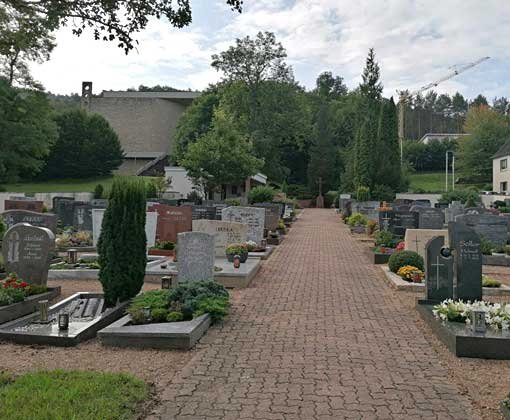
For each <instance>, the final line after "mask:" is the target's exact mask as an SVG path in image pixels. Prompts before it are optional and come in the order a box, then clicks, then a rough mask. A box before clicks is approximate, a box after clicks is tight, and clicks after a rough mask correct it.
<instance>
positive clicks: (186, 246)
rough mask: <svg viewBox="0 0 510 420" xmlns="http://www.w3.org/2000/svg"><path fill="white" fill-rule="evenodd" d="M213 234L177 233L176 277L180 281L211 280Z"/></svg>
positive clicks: (212, 272)
mask: <svg viewBox="0 0 510 420" xmlns="http://www.w3.org/2000/svg"><path fill="white" fill-rule="evenodd" d="M214 252H215V251H214V235H209V234H208V233H205V232H184V233H179V235H177V273H178V274H177V277H178V279H179V281H180V282H186V281H201V280H212V279H213V276H214Z"/></svg>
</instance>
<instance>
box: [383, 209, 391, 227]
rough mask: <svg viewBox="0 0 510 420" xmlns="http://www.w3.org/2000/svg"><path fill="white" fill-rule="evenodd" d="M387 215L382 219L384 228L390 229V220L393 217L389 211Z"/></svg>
mask: <svg viewBox="0 0 510 420" xmlns="http://www.w3.org/2000/svg"><path fill="white" fill-rule="evenodd" d="M384 215H385V216H386V217H383V218H382V219H381V220H382V221H383V229H384V230H388V229H389V227H390V220H391V218H390V217H388V213H384Z"/></svg>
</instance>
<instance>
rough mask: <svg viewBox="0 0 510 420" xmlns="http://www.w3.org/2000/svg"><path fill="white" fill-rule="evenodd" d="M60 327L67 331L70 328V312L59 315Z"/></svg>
mask: <svg viewBox="0 0 510 420" xmlns="http://www.w3.org/2000/svg"><path fill="white" fill-rule="evenodd" d="M58 329H59V330H61V331H67V330H68V329H69V314H66V313H64V314H59V315H58Z"/></svg>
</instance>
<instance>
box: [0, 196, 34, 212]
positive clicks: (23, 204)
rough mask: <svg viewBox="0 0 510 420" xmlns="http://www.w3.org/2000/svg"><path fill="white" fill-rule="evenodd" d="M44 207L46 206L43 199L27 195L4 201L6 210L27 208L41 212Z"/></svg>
mask: <svg viewBox="0 0 510 420" xmlns="http://www.w3.org/2000/svg"><path fill="white" fill-rule="evenodd" d="M43 208H44V202H43V201H39V200H34V199H31V198H26V197H22V198H18V199H11V200H5V202H4V209H5V210H27V211H33V212H36V213H41V212H42V211H43Z"/></svg>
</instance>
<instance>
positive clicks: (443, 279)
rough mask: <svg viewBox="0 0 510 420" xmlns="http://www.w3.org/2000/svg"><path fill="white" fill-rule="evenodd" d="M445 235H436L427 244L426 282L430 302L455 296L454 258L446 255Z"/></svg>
mask: <svg viewBox="0 0 510 420" xmlns="http://www.w3.org/2000/svg"><path fill="white" fill-rule="evenodd" d="M443 247H444V237H443V236H436V237H434V238H432V239H430V240H429V241H428V242H427V245H426V253H425V284H426V298H427V300H428V301H430V302H441V301H443V300H445V299H450V298H453V295H454V287H453V281H454V275H453V258H452V257H451V256H444V255H443V253H442V250H443Z"/></svg>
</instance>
